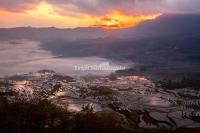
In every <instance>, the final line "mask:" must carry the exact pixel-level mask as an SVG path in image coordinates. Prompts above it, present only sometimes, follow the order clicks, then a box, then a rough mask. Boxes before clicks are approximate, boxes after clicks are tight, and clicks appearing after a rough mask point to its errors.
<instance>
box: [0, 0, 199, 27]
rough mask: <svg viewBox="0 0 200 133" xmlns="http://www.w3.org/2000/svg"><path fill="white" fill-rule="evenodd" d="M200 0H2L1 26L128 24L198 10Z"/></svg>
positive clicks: (98, 25)
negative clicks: (166, 14) (168, 14)
mask: <svg viewBox="0 0 200 133" xmlns="http://www.w3.org/2000/svg"><path fill="white" fill-rule="evenodd" d="M199 12H200V0H0V16H1V17H0V27H21V26H33V27H50V26H54V27H60V28H68V27H88V26H97V27H103V28H106V29H116V28H127V27H131V26H134V25H136V24H138V23H140V22H142V21H145V20H149V19H155V18H156V17H158V16H160V15H162V14H165V13H182V14H186V13H199Z"/></svg>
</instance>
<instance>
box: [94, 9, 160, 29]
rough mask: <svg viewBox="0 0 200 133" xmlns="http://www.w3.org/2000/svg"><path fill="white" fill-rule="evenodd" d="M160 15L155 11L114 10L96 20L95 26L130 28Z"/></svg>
mask: <svg viewBox="0 0 200 133" xmlns="http://www.w3.org/2000/svg"><path fill="white" fill-rule="evenodd" d="M160 15H162V14H161V13H155V14H140V15H135V14H133V15H131V14H126V13H123V12H120V11H118V10H113V11H111V12H109V13H108V14H106V15H105V16H103V17H100V18H98V19H97V20H96V24H95V26H101V27H103V28H105V29H116V28H128V27H131V26H135V25H136V24H138V23H140V22H142V21H145V20H151V19H155V18H157V17H158V16H160Z"/></svg>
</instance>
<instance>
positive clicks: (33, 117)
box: [0, 97, 200, 133]
mask: <svg viewBox="0 0 200 133" xmlns="http://www.w3.org/2000/svg"><path fill="white" fill-rule="evenodd" d="M0 131H1V132H2V133H55V132H56V133H111V132H112V133H143V132H144V133H148V132H149V133H165V132H166V133H168V132H172V131H168V130H164V129H143V128H139V127H132V126H131V125H130V123H129V122H128V120H127V119H125V117H124V116H123V115H121V114H119V113H116V112H111V111H104V112H93V110H92V107H91V106H89V105H88V106H84V107H83V110H82V111H81V112H79V113H70V112H68V111H66V110H65V109H62V108H59V107H57V106H55V105H53V104H51V103H50V102H49V101H47V100H32V101H28V102H27V101H21V100H18V101H16V102H12V103H11V102H8V101H7V100H6V99H5V98H3V97H1V98H0ZM199 131H200V129H182V128H180V129H177V130H176V131H173V132H178V133H182V132H194V133H195V132H196V133H197V132H199Z"/></svg>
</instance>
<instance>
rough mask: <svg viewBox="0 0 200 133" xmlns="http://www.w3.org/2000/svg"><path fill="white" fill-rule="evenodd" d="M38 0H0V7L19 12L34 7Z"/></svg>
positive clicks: (39, 0)
mask: <svg viewBox="0 0 200 133" xmlns="http://www.w3.org/2000/svg"><path fill="white" fill-rule="evenodd" d="M39 2H41V0H0V8H3V9H6V10H9V11H13V12H21V11H24V10H28V9H31V8H34V6H35V5H36V4H37V3H39Z"/></svg>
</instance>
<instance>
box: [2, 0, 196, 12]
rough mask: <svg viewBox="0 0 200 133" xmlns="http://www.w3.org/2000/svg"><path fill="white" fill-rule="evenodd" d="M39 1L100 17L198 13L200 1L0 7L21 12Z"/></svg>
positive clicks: (57, 1)
mask: <svg viewBox="0 0 200 133" xmlns="http://www.w3.org/2000/svg"><path fill="white" fill-rule="evenodd" d="M41 1H46V2H47V3H50V4H52V5H54V6H55V7H56V10H57V11H58V12H59V13H61V14H67V15H68V14H72V15H73V12H74V13H75V14H77V13H87V14H93V15H101V14H105V13H106V12H108V11H110V10H114V9H118V10H123V11H125V12H127V13H151V12H152V13H153V12H164V13H166V12H170V13H191V12H192V13H193V12H199V11H200V0H0V7H1V8H4V9H7V10H10V11H23V10H28V9H30V8H33V7H34V5H36V4H37V3H38V2H41ZM69 7H70V8H69Z"/></svg>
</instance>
